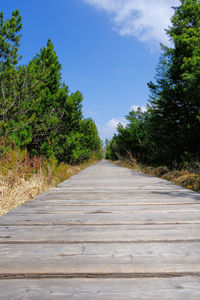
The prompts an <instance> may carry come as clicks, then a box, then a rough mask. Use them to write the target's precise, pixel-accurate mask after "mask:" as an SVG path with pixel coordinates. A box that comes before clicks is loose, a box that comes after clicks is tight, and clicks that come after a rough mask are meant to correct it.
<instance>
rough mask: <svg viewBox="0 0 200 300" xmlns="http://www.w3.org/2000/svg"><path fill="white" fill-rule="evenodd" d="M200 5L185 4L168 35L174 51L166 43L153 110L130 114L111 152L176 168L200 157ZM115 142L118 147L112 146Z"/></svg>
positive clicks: (153, 90) (177, 10)
mask: <svg viewBox="0 0 200 300" xmlns="http://www.w3.org/2000/svg"><path fill="white" fill-rule="evenodd" d="M199 15H200V2H199V1H198V0H181V5H180V6H179V7H177V8H175V14H174V16H173V17H172V25H171V27H170V28H169V29H168V30H167V34H168V36H169V38H170V40H171V42H172V43H173V47H171V48H169V47H165V46H163V45H162V55H161V58H160V62H159V64H158V68H157V75H156V83H152V82H150V83H149V84H148V86H149V89H150V92H151V98H150V101H149V106H148V111H147V112H146V113H142V112H130V113H129V116H128V117H127V119H128V121H129V124H128V125H127V126H126V128H123V127H122V126H119V127H118V135H117V136H114V138H113V141H111V143H110V144H109V147H110V148H109V147H108V151H110V152H111V154H109V156H110V157H111V156H112V154H115V156H116V150H117V153H118V154H119V155H121V156H123V157H124V156H126V153H127V152H129V151H130V152H131V153H132V155H133V156H134V157H135V158H136V159H138V160H139V161H142V162H148V163H149V162H151V163H157V164H167V165H173V164H175V162H176V163H179V164H186V163H187V162H188V161H192V160H193V161H195V160H199V158H200V157H199V156H200V50H199V49H200V39H199V38H200V18H199ZM112 143H114V147H112Z"/></svg>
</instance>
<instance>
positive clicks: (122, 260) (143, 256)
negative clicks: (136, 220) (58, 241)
mask: <svg viewBox="0 0 200 300" xmlns="http://www.w3.org/2000/svg"><path fill="white" fill-rule="evenodd" d="M0 257H3V258H4V259H3V260H2V261H1V270H0V278H1V276H2V274H9V273H14V274H21V273H22V274H28V273H35V274H86V275H85V276H87V274H90V273H91V274H106V273H108V274H113V273H116V274H118V273H120V274H140V273H142V274H144V273H145V274H147V273H149V274H154V276H155V274H158V273H159V274H160V273H168V274H169V273H177V274H182V273H184V274H189V273H194V274H195V273H198V274H199V275H200V264H199V263H197V262H199V261H200V242H184V243H152V244H147V243H136V244H135V243H126V244H121V243H119V244H115V245H114V246H113V245H112V244H87V243H82V244H68V245H59V246H58V245H54V244H53V245H52V244H51V245H40V244H35V245H29V244H24V245H17V244H15V245H8V244H5V245H0ZM30 258H31V259H30Z"/></svg>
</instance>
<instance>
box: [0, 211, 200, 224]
mask: <svg viewBox="0 0 200 300" xmlns="http://www.w3.org/2000/svg"><path fill="white" fill-rule="evenodd" d="M155 223H158V224H168V223H170V224H178V223H186V224H200V212H199V211H193V212H190V211H185V212H184V213H178V212H159V213H157V212H155V213H154V212H151V213H148V212H135V213H127V212H125V213H123V212H121V213H115V214H112V213H106V214H104V213H100V212H99V213H95V214H94V213H88V214H73V213H72V214H67V213H63V214H56V213H55V214H37V213H36V214H34V213H33V214H31V213H30V214H28V215H26V214H7V215H5V216H3V217H1V218H0V226H9V225H24V224H25V225H26V224H27V225H28V224H29V225H70V224H72V225H73V224H76V225H89V224H91V225H95V224H96V225H107V224H108V225H109V224H110V225H113V224H127V225H128V224H155Z"/></svg>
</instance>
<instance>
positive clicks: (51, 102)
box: [0, 11, 101, 163]
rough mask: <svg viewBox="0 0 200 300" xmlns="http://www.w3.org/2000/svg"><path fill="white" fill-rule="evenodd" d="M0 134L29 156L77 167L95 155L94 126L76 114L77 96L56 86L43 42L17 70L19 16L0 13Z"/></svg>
mask: <svg viewBox="0 0 200 300" xmlns="http://www.w3.org/2000/svg"><path fill="white" fill-rule="evenodd" d="M0 24H1V28H0V70H1V75H0V85H1V86H0V133H1V136H3V137H5V138H6V139H7V140H10V141H13V142H14V143H15V144H16V145H17V147H19V148H21V149H25V148H27V150H28V153H29V154H30V155H32V156H41V155H42V156H45V157H46V158H56V159H57V160H58V161H65V162H71V163H80V162H82V161H84V160H87V159H89V158H90V157H91V156H92V154H93V152H100V151H101V144H100V139H99V137H98V132H97V128H96V125H95V124H94V122H93V121H92V120H90V119H84V118H83V115H82V100H83V97H82V94H81V93H80V92H79V91H77V92H75V93H72V94H70V92H69V89H68V87H67V86H66V85H65V84H62V83H61V65H60V63H59V60H58V57H57V55H56V52H55V50H54V46H53V43H52V42H51V41H50V40H48V42H47V46H46V47H43V48H42V49H41V50H40V53H39V54H36V56H35V57H34V58H33V59H32V60H31V61H30V62H29V63H28V64H27V65H22V66H17V63H18V46H19V41H20V34H19V32H20V30H21V27H22V25H21V16H20V14H19V12H18V11H15V12H14V13H13V16H12V18H11V19H10V20H7V21H4V19H3V13H1V14H0Z"/></svg>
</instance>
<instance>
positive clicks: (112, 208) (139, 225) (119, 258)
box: [0, 161, 200, 300]
mask: <svg viewBox="0 0 200 300" xmlns="http://www.w3.org/2000/svg"><path fill="white" fill-rule="evenodd" d="M199 204H200V194H197V193H195V192H192V191H190V190H186V189H184V188H182V187H178V186H176V185H174V184H172V183H169V182H167V181H164V180H162V179H158V178H154V177H149V176H147V175H144V174H140V173H137V172H135V171H132V170H128V169H125V168H121V167H118V166H115V165H113V164H110V163H108V162H105V161H102V162H100V163H98V164H96V165H93V166H91V167H89V168H87V169H86V170H84V171H81V172H80V173H79V174H77V175H75V176H74V177H72V178H70V179H69V180H67V181H65V182H64V183H62V184H61V185H60V186H59V187H57V188H53V189H51V190H50V191H48V192H46V193H43V194H41V195H39V196H38V197H36V199H34V200H33V201H31V202H29V203H28V204H27V205H23V206H21V207H19V208H16V209H15V210H13V211H12V212H10V213H8V214H7V215H5V216H3V217H1V218H0V257H1V262H0V291H1V293H0V299H16V300H18V299H87V300H88V299H108V300H110V299H111V300H112V299H145V300H146V299H170V300H171V299H186V300H187V299H199V297H200V288H199V287H200V282H199V279H200V205H199ZM88 277H89V279H87V278H88ZM1 297H3V298H1Z"/></svg>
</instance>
